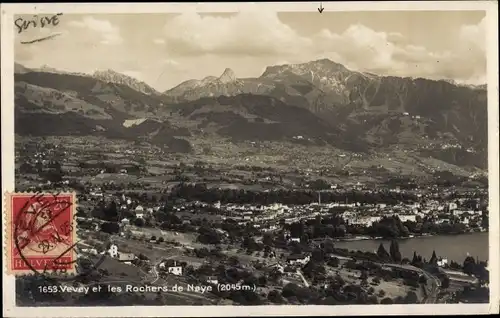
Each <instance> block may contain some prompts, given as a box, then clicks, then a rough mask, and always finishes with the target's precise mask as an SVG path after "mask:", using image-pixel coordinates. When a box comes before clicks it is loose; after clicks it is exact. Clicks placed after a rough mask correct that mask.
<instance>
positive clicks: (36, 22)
mask: <svg viewBox="0 0 500 318" xmlns="http://www.w3.org/2000/svg"><path fill="white" fill-rule="evenodd" d="M61 15H62V13H57V14H54V15H52V16H40V17H39V16H38V15H34V16H33V17H32V18H31V19H23V18H17V19H16V20H15V21H14V24H15V25H16V28H17V33H18V34H20V33H22V32H23V31H26V30H28V29H29V28H45V27H47V26H56V25H58V24H59V16H61Z"/></svg>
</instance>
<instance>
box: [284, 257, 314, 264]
mask: <svg viewBox="0 0 500 318" xmlns="http://www.w3.org/2000/svg"><path fill="white" fill-rule="evenodd" d="M310 260H311V257H310V256H309V255H307V256H305V255H300V254H292V255H290V256H288V258H287V260H286V261H287V262H288V264H290V265H295V264H300V265H305V264H307V263H308V262H309V261H310Z"/></svg>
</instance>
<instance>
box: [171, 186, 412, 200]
mask: <svg viewBox="0 0 500 318" xmlns="http://www.w3.org/2000/svg"><path fill="white" fill-rule="evenodd" d="M172 196H175V197H178V198H183V199H186V200H188V201H202V202H207V203H215V202H218V201H220V202H222V203H238V204H262V205H266V204H272V203H282V204H294V205H299V204H310V203H314V202H317V201H318V192H317V191H311V190H285V189H280V190H273V191H269V192H263V191H250V190H244V189H239V190H236V189H218V188H207V186H206V185H205V184H201V183H197V184H187V183H181V184H179V185H178V186H177V187H176V188H174V189H173V192H172ZM321 201H322V202H324V203H330V202H358V203H361V204H376V203H386V204H397V203H401V202H407V203H410V202H416V201H418V197H417V196H416V195H415V194H410V193H395V192H390V191H385V190H384V191H378V192H364V191H357V190H351V191H328V192H322V193H321Z"/></svg>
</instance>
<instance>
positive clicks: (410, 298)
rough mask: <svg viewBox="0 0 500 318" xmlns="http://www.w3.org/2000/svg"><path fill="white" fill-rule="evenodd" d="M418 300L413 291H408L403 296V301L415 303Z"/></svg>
mask: <svg viewBox="0 0 500 318" xmlns="http://www.w3.org/2000/svg"><path fill="white" fill-rule="evenodd" d="M417 302H418V296H417V294H416V293H415V292H414V291H409V292H408V294H406V297H405V303H407V304H416V303H417Z"/></svg>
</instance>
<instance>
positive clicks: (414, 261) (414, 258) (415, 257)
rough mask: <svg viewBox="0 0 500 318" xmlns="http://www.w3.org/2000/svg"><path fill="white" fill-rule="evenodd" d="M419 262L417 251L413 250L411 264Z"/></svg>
mask: <svg viewBox="0 0 500 318" xmlns="http://www.w3.org/2000/svg"><path fill="white" fill-rule="evenodd" d="M417 262H418V257H417V252H415V251H413V258H412V260H411V264H412V265H415V264H416V263H417Z"/></svg>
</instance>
